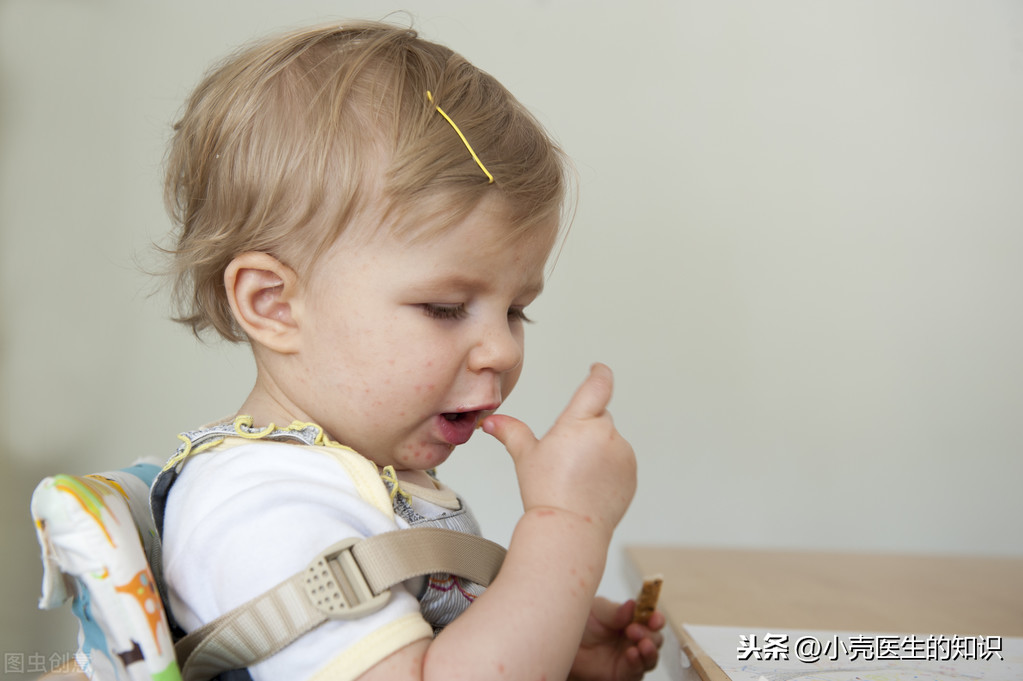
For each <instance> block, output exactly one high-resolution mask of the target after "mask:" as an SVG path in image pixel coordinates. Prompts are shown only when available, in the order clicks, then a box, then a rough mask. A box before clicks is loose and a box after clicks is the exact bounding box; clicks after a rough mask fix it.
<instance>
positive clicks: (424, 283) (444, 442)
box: [289, 197, 556, 470]
mask: <svg viewBox="0 0 1023 681" xmlns="http://www.w3.org/2000/svg"><path fill="white" fill-rule="evenodd" d="M501 207H502V200H501V199H500V198H499V197H488V198H487V199H485V200H484V201H483V202H482V203H481V204H480V206H479V207H477V209H476V210H474V211H473V212H472V213H471V214H470V215H469V216H468V217H467V219H466V220H464V221H463V222H462V223H460V224H458V225H457V226H456V227H454V228H452V229H450V230H448V231H446V232H444V233H442V234H440V235H438V236H435V237H431V238H429V239H426V240H423V241H421V242H416V243H414V244H411V245H410V244H408V243H407V242H404V241H402V240H400V239H398V238H396V237H394V236H391V235H389V234H381V235H377V236H374V237H372V238H371V239H370V240H369V242H368V243H367V242H366V241H363V240H358V239H357V238H355V237H352V236H348V235H347V234H346V235H342V236H341V237H340V239H339V240H338V242H337V243H335V244H334V245H333V246H332V247H331V249H330V250H329V251H328V252H327V253H326V254H325V255H324V256H323V258H321V259H320V260H319V261H318V262H317V264H316V266H315V267H314V268H313V270H312V271H311V272H310V273H309V276H308V279H307V280H306V282H305V283H306V286H307V288H305V294H304V295H303V296H302V299H303V303H302V304H303V307H304V310H303V315H302V317H303V319H304V324H303V326H302V330H301V335H300V339H301V340H300V343H301V346H300V350H299V353H298V354H297V355H296V356H295V357H294V360H295V363H296V368H297V371H296V373H297V375H294V376H292V377H291V380H290V381H289V383H290V386H291V387H290V392H291V393H292V394H291V395H290V399H291V401H292V402H293V403H294V405H295V407H297V408H298V410H299V411H300V413H299V414H297V415H296V416H297V417H301V418H304V419H306V420H311V421H314V422H315V423H318V424H319V425H321V426H322V427H323V428H324V429H325V430H326V432H327V434H328V435H330V436H331V437H332V438H334V439H336V440H338V441H339V442H341V443H342V444H345V445H348V446H349V447H352V448H353V449H355V450H356V451H358V452H359V453H360V454H362V455H363V456H366V457H368V458H370V459H371V460H373V461H375V462H376V463H377V464H378V465H379V466H387V465H394V466H395V467H396V468H398V469H399V470H401V469H411V470H426V469H430V468H433V467H434V466H437V465H439V464H440V463H442V462H443V461H444V460H445V459H447V457H448V456H449V455H450V454H451V452H452V450H453V449H454V448H455V446H457V445H459V444H462V443H464V442H466V441H467V440H468V439H469V437H470V436H471V435H472V433H473V431H474V430H475V427H476V425H477V423H478V422H479V421H480V420H481V419H482V418H483V417H484V416H486V415H487V414H489V413H491V412H493V411H494V410H496V409H497V408H498V407H499V406H500V405H501V403H502V401H503V400H504V399H505V398H506V397H507V396H508V394H509V393H510V392H511V390H512V388H513V387H514V386H515V383H516V381H517V380H518V377H519V374H520V372H521V370H522V360H523V347H524V346H523V340H524V339H523V336H524V333H523V332H524V329H523V326H524V322H525V317H524V312H523V311H524V309H525V308H526V306H527V305H529V304H530V303H531V302H532V301H533V300H534V299H535V298H536V296H537V295H539V293H540V290H541V288H542V286H543V274H544V266H545V263H546V261H547V258H548V255H549V254H550V250H551V246H552V243H553V240H554V237H555V231H556V225H555V224H554V223H553V222H552V224H551V225H550V226H549V227H545V228H540V229H538V230H536V233H535V236H533V237H531V238H524V239H519V240H516V241H513V242H508V240H507V239H503V238H502V237H503V236H504V235H505V234H507V232H508V223H507V218H506V217H504V215H503V213H502V211H501Z"/></svg>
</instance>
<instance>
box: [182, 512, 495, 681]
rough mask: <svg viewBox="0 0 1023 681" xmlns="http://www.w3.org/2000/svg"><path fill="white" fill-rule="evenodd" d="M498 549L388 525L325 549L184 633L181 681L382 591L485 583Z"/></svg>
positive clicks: (286, 639) (238, 663) (264, 653)
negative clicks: (412, 584)
mask: <svg viewBox="0 0 1023 681" xmlns="http://www.w3.org/2000/svg"><path fill="white" fill-rule="evenodd" d="M504 554H505V549H504V548H503V547H501V546H500V545H499V544H495V543H494V542H491V541H489V540H487V539H484V538H482V537H477V536H474V535H469V534H465V533H463V532H457V531H454V530H447V529H443V528H436V527H414V528H410V529H403V530H396V531H394V532H386V533H384V534H379V535H375V536H372V537H367V538H364V539H357V538H351V539H347V540H345V541H342V542H340V543H338V544H335V545H334V546H331V547H330V548H328V549H327V550H326V551H324V552H323V553H321V554H320V555H319V556H318V557H317V558H316V559H315V560H313V561H312V562H311V563H310V564H309V566H308V567H307V568H306V569H305V570H303V571H302V572H299V573H296V574H295V575H293V576H292V577H290V578H289V579H286V580H284V581H283V582H281V583H280V584H278V585H277V586H276V587H274V588H272V589H270V590H269V591H267V592H266V593H264V594H262V595H260V596H257V597H256V598H254V599H252V600H251V601H249V602H248V603H245V604H244V605H241V606H239V607H237V608H235V609H234V610H231V611H230V612H228V613H225V614H224V615H222V616H220V617H218V618H217V619H215V620H213V621H212V622H209V623H208V624H206V625H205V626H203V627H201V628H199V629H196V630H195V631H193V632H191V633H189V634H188V635H187V636H185V637H184V638H183V639H181V640H180V641H178V643H177V644H176V645H175V651H176V653H177V658H178V664H179V665H180V666H181V672H182V678H183V680H184V681H205V680H206V679H210V678H212V677H214V676H216V675H217V674H219V673H220V672H223V671H226V670H229V669H240V668H244V667H249V666H251V665H252V664H254V663H256V662H258V661H260V660H262V659H265V658H267V657H269V656H270V655H273V654H274V653H276V652H278V651H279V650H281V649H282V648H284V647H285V646H287V645H288V644H290V643H291V642H293V641H295V640H296V639H298V638H299V637H300V636H302V635H303V634H305V633H307V632H309V631H310V630H312V629H314V628H315V627H317V626H319V625H321V624H323V623H324V622H326V621H328V620H331V619H353V618H356V617H361V616H363V615H367V614H370V613H373V612H375V611H377V610H379V609H380V608H382V607H384V605H385V604H386V603H387V600H388V598H389V596H390V588H391V587H392V586H394V585H395V584H399V583H401V582H404V581H406V580H408V579H411V578H413V577H420V576H423V575H429V574H434V573H448V574H452V575H457V576H459V577H462V578H465V579H468V580H471V581H473V582H477V583H479V584H482V585H483V586H487V585H489V584H490V582H491V581H492V580H493V579H494V577H495V576H496V575H497V572H498V570H499V569H500V567H501V563H502V561H503V560H504Z"/></svg>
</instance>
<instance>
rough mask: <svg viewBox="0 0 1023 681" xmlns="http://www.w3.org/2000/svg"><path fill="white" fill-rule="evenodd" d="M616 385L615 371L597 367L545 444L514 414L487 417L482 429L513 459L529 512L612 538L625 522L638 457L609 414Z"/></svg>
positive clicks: (584, 382)
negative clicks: (566, 515) (594, 525)
mask: <svg viewBox="0 0 1023 681" xmlns="http://www.w3.org/2000/svg"><path fill="white" fill-rule="evenodd" d="M613 386H614V377H613V375H612V374H611V370H610V369H609V368H607V367H606V366H604V365H603V364H594V365H593V367H592V368H591V370H590V375H589V376H588V377H587V378H586V380H585V381H583V384H582V385H581V386H579V389H578V390H576V393H575V395H574V396H573V397H572V400H571V401H570V402H569V403H568V406H567V407H566V408H565V410H564V411H563V412H562V414H561V416H559V417H558V420H557V422H556V423H555V424H554V426H553V427H552V428H551V429H550V431H549V432H548V433H547V434H546V435H545V436H544V437H543V439H541V440H537V439H536V437H535V436H534V435H533V432H532V431H531V430H530V429H529V427H528V426H527V425H526V424H524V423H522V422H521V421H519V420H518V419H515V418H512V417H511V416H505V415H503V414H493V415H491V416H488V417H487V418H486V419H484V421H483V424H482V425H483V430H484V431H485V432H487V433H489V434H490V435H493V436H494V437H496V438H497V439H498V440H500V441H501V443H502V444H503V445H504V446H505V448H506V449H507V450H508V453H509V454H511V456H512V459H514V461H515V472H516V475H517V476H518V479H519V489H520V491H521V493H522V504H523V506H524V508H525V510H526V511H527V512H528V511H530V510H532V509H551V508H553V509H561V510H564V511H568V512H571V513H574V514H577V515H579V516H582V517H583V518H584V519H585V520H586V521H588V522H599V523H600V524H601V525H602V526H603V529H605V530H606V531H607V533H608V535H610V533H611V532H612V531H613V530H614V528H615V526H616V525H617V524H618V521H620V520H621V518H622V516H623V515H624V514H625V510H626V509H627V508H628V506H629V502H631V501H632V496H633V494H635V491H636V456H635V454H634V453H633V451H632V447H631V446H630V445H629V443H628V442H627V441H626V440H625V438H623V437H622V436H621V435H620V434H619V433H618V431H617V430H615V427H614V423H613V421H612V419H611V414H610V412H608V411H607V405H608V403H609V402H610V401H611V393H612V388H613Z"/></svg>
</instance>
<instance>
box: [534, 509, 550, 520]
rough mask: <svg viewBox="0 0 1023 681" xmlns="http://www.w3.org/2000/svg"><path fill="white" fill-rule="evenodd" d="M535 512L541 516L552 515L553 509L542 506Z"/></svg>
mask: <svg viewBox="0 0 1023 681" xmlns="http://www.w3.org/2000/svg"><path fill="white" fill-rule="evenodd" d="M536 514H537V515H538V516H539V517H541V518H546V517H547V516H551V515H554V511H552V510H550V509H547V508H544V509H540V510H539V511H537V512H536Z"/></svg>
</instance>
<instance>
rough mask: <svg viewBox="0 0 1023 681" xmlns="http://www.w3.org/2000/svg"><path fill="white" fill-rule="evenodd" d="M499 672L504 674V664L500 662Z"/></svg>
mask: <svg viewBox="0 0 1023 681" xmlns="http://www.w3.org/2000/svg"><path fill="white" fill-rule="evenodd" d="M497 673H498V674H504V665H503V664H500V663H498V665H497Z"/></svg>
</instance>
